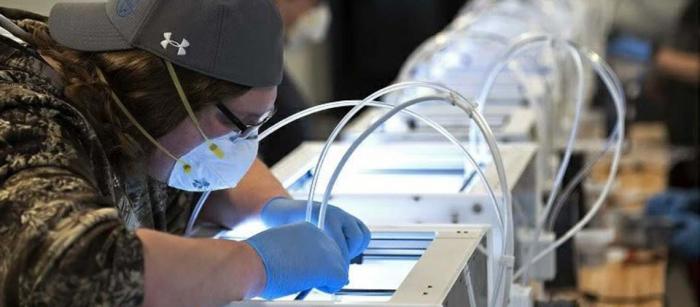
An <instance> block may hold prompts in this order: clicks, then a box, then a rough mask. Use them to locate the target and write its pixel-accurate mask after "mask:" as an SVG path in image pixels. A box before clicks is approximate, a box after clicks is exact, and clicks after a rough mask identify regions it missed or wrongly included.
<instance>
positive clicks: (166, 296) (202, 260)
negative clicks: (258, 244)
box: [136, 229, 265, 306]
mask: <svg viewBox="0 0 700 307" xmlns="http://www.w3.org/2000/svg"><path fill="white" fill-rule="evenodd" d="M136 235H137V236H138V238H139V239H140V240H141V242H142V244H143V250H144V268H145V274H144V278H145V281H144V285H145V286H144V287H145V298H144V306H222V305H225V304H226V303H228V302H231V301H235V300H240V299H243V298H246V297H252V296H255V295H257V294H259V293H260V292H261V291H262V289H263V288H264V286H265V285H264V283H265V269H264V267H263V264H262V262H261V260H260V259H259V257H258V256H257V254H256V253H255V251H254V250H253V249H252V248H251V247H250V246H248V245H247V244H245V243H240V242H232V241H222V240H211V239H187V238H181V237H177V236H173V235H169V234H165V233H161V232H156V231H151V230H145V229H142V230H138V231H137V232H136Z"/></svg>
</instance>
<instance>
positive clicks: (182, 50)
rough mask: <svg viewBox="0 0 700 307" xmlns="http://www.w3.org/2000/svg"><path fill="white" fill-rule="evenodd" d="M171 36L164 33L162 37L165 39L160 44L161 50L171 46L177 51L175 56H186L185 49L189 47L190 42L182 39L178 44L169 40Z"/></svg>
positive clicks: (168, 33)
mask: <svg viewBox="0 0 700 307" xmlns="http://www.w3.org/2000/svg"><path fill="white" fill-rule="evenodd" d="M172 36H173V33H172V32H165V33H163V37H164V38H165V39H164V40H163V41H162V42H160V45H161V46H163V49H166V50H167V49H168V45H170V46H173V47H175V48H178V49H177V55H186V54H187V50H185V48H187V47H189V46H190V42H188V41H187V39H185V38H183V39H182V42H180V43H178V42H176V41H174V40H172V39H170V38H171V37H172Z"/></svg>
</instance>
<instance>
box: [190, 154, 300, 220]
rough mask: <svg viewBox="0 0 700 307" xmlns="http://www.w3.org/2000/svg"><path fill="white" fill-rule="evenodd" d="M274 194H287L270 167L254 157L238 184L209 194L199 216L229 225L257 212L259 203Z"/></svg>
mask: <svg viewBox="0 0 700 307" xmlns="http://www.w3.org/2000/svg"><path fill="white" fill-rule="evenodd" d="M275 197H289V194H288V193H287V190H285V189H284V187H283V186H282V184H281V183H280V182H279V180H277V178H275V176H274V175H273V174H272V172H271V171H270V169H269V168H268V167H267V166H266V165H265V164H264V163H262V162H261V161H260V160H256V161H255V162H254V163H253V166H251V168H250V170H249V171H248V173H247V174H246V175H245V177H243V179H242V180H241V182H239V183H238V186H236V187H235V188H234V189H229V190H223V191H217V192H214V193H212V194H211V196H210V198H209V200H208V201H207V203H206V205H205V207H204V210H203V211H202V219H203V220H206V221H209V222H213V223H216V224H219V225H221V226H224V227H228V228H233V227H234V226H236V225H238V224H239V223H240V222H242V221H243V220H245V219H247V218H249V217H252V216H255V215H257V214H259V213H260V210H262V207H263V206H264V205H265V204H266V203H267V202H268V201H269V200H270V199H272V198H275Z"/></svg>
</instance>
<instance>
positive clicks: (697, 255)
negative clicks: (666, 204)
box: [671, 213, 700, 260]
mask: <svg viewBox="0 0 700 307" xmlns="http://www.w3.org/2000/svg"><path fill="white" fill-rule="evenodd" d="M671 219H672V220H673V221H674V222H676V223H677V228H676V229H675V230H674V232H673V236H671V248H672V249H673V250H675V251H676V252H677V253H679V254H680V255H682V256H683V257H685V258H688V259H693V260H698V259H700V243H699V240H698V238H700V215H697V214H693V213H689V214H672V218H671Z"/></svg>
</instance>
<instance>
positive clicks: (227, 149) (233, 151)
mask: <svg viewBox="0 0 700 307" xmlns="http://www.w3.org/2000/svg"><path fill="white" fill-rule="evenodd" d="M165 65H166V67H167V68H168V73H169V74H170V77H171V79H172V81H173V84H174V85H175V88H176V89H177V92H178V95H179V96H180V100H181V101H182V103H183V105H184V107H185V109H186V110H187V114H188V116H189V117H190V119H191V120H192V123H193V124H194V126H195V127H196V128H197V130H198V131H199V133H200V135H201V136H202V138H203V139H204V142H203V143H202V144H199V145H197V147H195V148H193V149H192V150H190V151H189V152H188V153H187V154H185V155H183V156H182V157H175V156H174V155H173V154H172V153H170V152H169V151H168V150H167V149H166V148H165V147H163V145H161V144H160V143H159V142H158V141H156V139H155V138H154V137H152V136H151V135H150V134H149V133H148V131H146V129H145V128H143V126H141V125H140V124H139V123H138V121H136V119H135V118H134V117H133V116H132V115H131V113H130V112H129V110H128V109H127V108H126V106H124V104H123V103H122V102H121V100H120V99H119V97H118V96H117V95H116V94H115V93H114V92H111V96H112V99H113V100H114V101H115V103H116V104H117V106H119V108H120V109H121V110H122V112H123V113H124V114H125V115H126V117H127V118H128V119H129V121H131V122H132V124H134V126H135V127H136V128H137V129H139V131H140V132H141V133H142V134H143V135H144V136H145V137H146V138H147V139H148V140H149V141H150V142H151V143H152V144H153V145H154V146H156V147H157V148H158V149H159V150H161V151H162V152H164V153H165V154H166V155H167V156H169V157H170V158H172V159H173V160H175V166H174V167H173V169H172V170H171V171H170V176H169V178H168V182H167V184H168V186H170V187H173V188H176V189H180V190H185V191H190V192H205V191H215V190H222V189H229V188H233V187H235V186H236V185H237V184H238V182H239V181H240V180H241V179H242V178H243V176H244V175H245V174H246V173H247V172H248V170H249V169H250V166H251V165H252V164H253V161H255V158H256V156H257V152H258V138H257V132H256V133H254V134H253V135H251V136H247V135H241V132H239V131H232V132H230V133H227V134H225V135H223V136H220V137H217V138H214V139H209V138H208V137H207V136H206V134H205V133H204V131H203V130H202V128H201V127H200V125H199V122H198V121H197V117H196V116H195V114H194V110H193V109H192V106H191V105H190V103H189V101H188V99H187V96H186V95H185V92H184V90H183V89H182V85H181V84H180V81H179V79H178V78H177V75H176V73H175V69H174V68H173V66H172V64H170V62H167V61H165ZM97 74H98V76H99V78H100V79H101V81H102V82H105V83H107V81H106V79H105V77H104V75H103V74H102V72H101V71H100V70H97Z"/></svg>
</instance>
